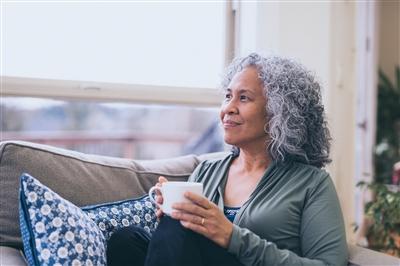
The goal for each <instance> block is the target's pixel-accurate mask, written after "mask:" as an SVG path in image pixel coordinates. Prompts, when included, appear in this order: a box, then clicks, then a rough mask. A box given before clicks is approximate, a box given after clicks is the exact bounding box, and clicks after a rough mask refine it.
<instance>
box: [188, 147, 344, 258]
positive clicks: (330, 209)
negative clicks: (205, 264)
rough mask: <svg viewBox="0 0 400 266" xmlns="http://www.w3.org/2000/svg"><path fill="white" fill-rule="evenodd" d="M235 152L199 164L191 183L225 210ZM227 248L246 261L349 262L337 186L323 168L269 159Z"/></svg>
mask: <svg viewBox="0 0 400 266" xmlns="http://www.w3.org/2000/svg"><path fill="white" fill-rule="evenodd" d="M234 158H235V156H234V155H233V154H230V155H228V156H227V157H225V158H224V159H221V160H212V161H204V162H202V163H201V164H200V165H199V166H198V167H197V168H196V169H195V171H194V172H193V174H192V175H191V176H190V178H189V181H192V182H201V183H203V184H204V195H205V196H206V197H207V198H208V199H209V200H211V201H213V202H214V203H216V204H217V205H218V206H219V207H220V209H221V210H222V209H223V206H224V202H223V195H224V189H225V184H226V181H227V176H228V175H227V173H228V169H229V167H230V165H231V162H232V160H233V159H234ZM233 224H234V227H233V233H232V237H231V240H230V243H229V247H228V251H229V252H230V253H232V254H234V255H236V257H237V258H238V259H239V261H240V262H241V263H243V264H244V265H347V244H346V236H345V229H344V223H343V217H342V212H341V209H340V204H339V200H338V197H337V195H336V191H335V187H334V185H333V183H332V180H331V178H330V177H329V174H328V173H326V172H325V171H323V170H321V169H319V168H316V167H313V166H310V165H305V164H301V163H295V162H292V163H287V164H279V165H278V164H276V163H272V164H271V165H270V166H269V167H268V169H267V170H266V171H265V173H264V175H263V177H262V178H261V180H260V181H259V183H258V184H257V187H256V188H255V190H254V191H253V193H252V194H251V195H250V197H249V199H248V200H247V201H246V202H245V203H244V204H243V206H242V207H241V208H240V210H239V212H238V213H237V215H236V217H235V220H234V222H233Z"/></svg>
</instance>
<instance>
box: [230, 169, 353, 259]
mask: <svg viewBox="0 0 400 266" xmlns="http://www.w3.org/2000/svg"><path fill="white" fill-rule="evenodd" d="M265 226H268V224H266V225H265ZM299 230H300V241H301V243H300V245H301V250H302V254H301V256H299V255H297V254H296V253H294V252H292V251H289V250H286V249H279V248H278V247H277V246H276V245H275V244H274V243H273V242H270V241H268V239H262V238H260V237H259V236H258V235H257V234H255V233H253V232H251V231H250V230H248V229H246V228H241V227H239V226H238V225H234V228H233V233H232V236H231V240H230V243H229V246H228V251H229V252H230V253H232V254H234V255H236V256H237V258H238V259H239V260H240V262H241V263H243V264H244V265H249V266H250V265H347V244H346V237H345V229H344V223H343V218H342V213H341V209H340V204H339V200H338V198H337V195H336V191H335V188H334V185H333V183H332V181H331V179H330V177H329V176H328V175H327V176H326V177H325V178H323V179H322V181H321V182H320V183H319V184H318V185H317V186H316V188H315V189H314V190H313V191H310V192H309V193H308V195H307V198H306V201H305V204H304V208H303V211H302V222H301V228H299Z"/></svg>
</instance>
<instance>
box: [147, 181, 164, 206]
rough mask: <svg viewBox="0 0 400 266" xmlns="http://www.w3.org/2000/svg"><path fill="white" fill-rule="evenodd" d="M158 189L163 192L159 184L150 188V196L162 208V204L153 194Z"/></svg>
mask: <svg viewBox="0 0 400 266" xmlns="http://www.w3.org/2000/svg"><path fill="white" fill-rule="evenodd" d="M156 190H158V191H160V193H161V194H162V190H161V188H160V187H157V186H154V187H151V188H150V190H149V198H150V201H151V202H153V203H154V204H156V205H157V206H159V207H160V208H161V209H162V204H159V203H157V201H156V199H155V198H154V196H153V194H154V192H155V191H156Z"/></svg>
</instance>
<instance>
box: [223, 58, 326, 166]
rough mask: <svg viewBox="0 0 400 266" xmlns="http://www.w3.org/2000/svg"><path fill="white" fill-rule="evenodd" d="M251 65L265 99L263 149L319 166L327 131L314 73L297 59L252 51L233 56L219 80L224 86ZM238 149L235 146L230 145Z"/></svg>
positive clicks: (277, 158) (276, 157) (323, 158)
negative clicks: (234, 57) (262, 54)
mask: <svg viewBox="0 0 400 266" xmlns="http://www.w3.org/2000/svg"><path fill="white" fill-rule="evenodd" d="M246 67H255V68H256V69H257V71H258V73H259V78H260V79H261V81H262V82H263V84H264V91H265V96H266V99H267V104H266V107H265V108H266V110H267V118H266V126H265V128H266V130H268V132H267V133H268V134H269V138H270V140H269V142H268V145H267V152H268V153H269V155H270V156H271V157H272V159H273V160H274V161H276V162H287V161H297V162H301V163H305V164H310V165H313V166H316V167H318V168H321V167H323V166H325V165H326V164H327V163H330V162H331V160H330V159H329V149H330V140H331V137H330V133H329V129H328V125H327V122H326V119H325V113H324V107H323V105H322V99H321V87H320V84H319V83H318V81H316V78H315V77H314V75H313V74H312V73H311V72H310V71H308V70H307V69H306V68H305V67H304V66H303V65H301V64H300V63H298V62H296V61H294V60H292V59H287V58H282V57H278V56H270V57H262V56H260V55H259V54H256V53H252V54H250V55H248V56H246V57H243V58H237V59H235V60H234V61H233V62H232V63H231V64H230V65H229V66H228V68H227V71H226V73H225V76H224V77H223V80H222V84H221V85H222V89H224V90H226V89H227V88H228V86H229V84H230V82H231V80H232V78H233V76H234V75H235V74H236V73H238V72H240V71H242V70H243V69H244V68H246ZM234 151H236V152H238V148H237V147H234Z"/></svg>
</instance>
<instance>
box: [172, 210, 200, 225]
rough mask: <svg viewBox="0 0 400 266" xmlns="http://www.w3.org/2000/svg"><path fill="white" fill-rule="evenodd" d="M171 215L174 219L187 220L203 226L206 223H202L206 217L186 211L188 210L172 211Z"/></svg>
mask: <svg viewBox="0 0 400 266" xmlns="http://www.w3.org/2000/svg"><path fill="white" fill-rule="evenodd" d="M171 217H172V218H174V219H178V220H181V221H185V222H190V223H193V224H198V225H201V226H203V225H204V223H202V221H203V219H204V218H203V217H201V216H198V215H193V214H190V213H186V212H180V211H173V212H172V213H171Z"/></svg>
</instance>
